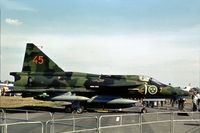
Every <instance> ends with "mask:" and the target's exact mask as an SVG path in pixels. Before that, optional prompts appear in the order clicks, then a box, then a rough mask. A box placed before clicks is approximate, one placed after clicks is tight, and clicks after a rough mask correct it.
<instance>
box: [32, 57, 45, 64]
mask: <svg viewBox="0 0 200 133" xmlns="http://www.w3.org/2000/svg"><path fill="white" fill-rule="evenodd" d="M33 63H35V64H39V65H41V64H43V63H44V58H43V56H37V55H36V56H35V57H34V58H33Z"/></svg>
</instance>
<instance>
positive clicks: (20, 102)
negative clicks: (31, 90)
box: [0, 96, 58, 108]
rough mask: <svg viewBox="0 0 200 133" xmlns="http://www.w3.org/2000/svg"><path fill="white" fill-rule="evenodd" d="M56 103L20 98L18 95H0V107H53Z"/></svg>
mask: <svg viewBox="0 0 200 133" xmlns="http://www.w3.org/2000/svg"><path fill="white" fill-rule="evenodd" d="M57 105H58V103H56V102H50V101H41V100H35V99H33V98H31V97H29V98H22V97H19V96H0V108H19V107H25V106H32V107H37V106H38V107H54V106H57Z"/></svg>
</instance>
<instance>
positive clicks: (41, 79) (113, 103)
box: [10, 43, 188, 112]
mask: <svg viewBox="0 0 200 133" xmlns="http://www.w3.org/2000/svg"><path fill="white" fill-rule="evenodd" d="M10 75H12V76H14V78H15V82H14V90H13V92H21V93H22V96H23V97H28V96H33V97H34V98H36V99H40V100H51V101H68V102H71V106H66V110H69V111H71V110H72V109H76V110H77V111H78V112H82V111H83V109H84V108H87V107H88V106H100V107H102V108H106V107H107V108H126V107H130V106H131V105H132V104H134V103H135V102H136V101H135V100H132V99H133V98H144V97H145V98H148V97H150V98H174V97H178V96H184V95H188V93H187V92H185V91H183V90H181V89H180V88H174V87H172V86H168V85H165V84H163V83H160V82H158V81H157V80H155V79H153V78H151V77H148V76H142V75H98V74H90V73H80V72H64V71H63V70H62V69H61V68H60V67H59V66H58V65H57V64H56V63H54V62H53V61H52V60H51V59H50V58H49V57H48V56H47V55H45V54H44V53H43V52H42V51H41V50H40V49H39V48H38V47H37V46H35V45H34V44H32V43H28V44H27V46H26V51H25V57H24V63H23V68H22V72H11V73H10Z"/></svg>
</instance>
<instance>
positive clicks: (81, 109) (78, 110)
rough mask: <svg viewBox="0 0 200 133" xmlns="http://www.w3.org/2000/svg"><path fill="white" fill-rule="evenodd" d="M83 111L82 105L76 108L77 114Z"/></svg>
mask: <svg viewBox="0 0 200 133" xmlns="http://www.w3.org/2000/svg"><path fill="white" fill-rule="evenodd" d="M83 111H84V107H83V106H80V107H79V108H77V109H76V113H77V114H82V113H83Z"/></svg>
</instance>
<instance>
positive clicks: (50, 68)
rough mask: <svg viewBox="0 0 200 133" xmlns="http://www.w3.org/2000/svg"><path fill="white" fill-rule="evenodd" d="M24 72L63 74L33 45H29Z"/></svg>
mask: <svg viewBox="0 0 200 133" xmlns="http://www.w3.org/2000/svg"><path fill="white" fill-rule="evenodd" d="M22 72H63V70H62V69H61V68H60V67H59V66H58V65H57V64H56V63H55V62H53V61H52V60H51V59H50V58H49V57H48V56H47V55H45V54H44V53H43V52H42V51H41V50H40V49H39V48H38V47H37V46H35V45H34V44H33V43H27V45H26V52H25V57H24V63H23V68H22Z"/></svg>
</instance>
